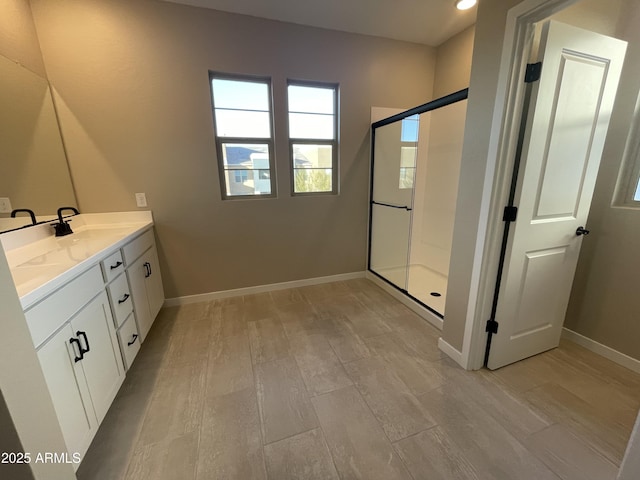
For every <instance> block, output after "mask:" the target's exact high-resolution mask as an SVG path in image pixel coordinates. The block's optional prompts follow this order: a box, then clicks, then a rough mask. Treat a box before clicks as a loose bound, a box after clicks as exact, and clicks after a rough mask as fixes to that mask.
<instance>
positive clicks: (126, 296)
mask: <svg viewBox="0 0 640 480" xmlns="http://www.w3.org/2000/svg"><path fill="white" fill-rule="evenodd" d="M129 297H130V295H129V294H128V293H125V294H124V297H122V298H121V299H120V300H118V304H120V303H124V302H126V301H127V300H129Z"/></svg>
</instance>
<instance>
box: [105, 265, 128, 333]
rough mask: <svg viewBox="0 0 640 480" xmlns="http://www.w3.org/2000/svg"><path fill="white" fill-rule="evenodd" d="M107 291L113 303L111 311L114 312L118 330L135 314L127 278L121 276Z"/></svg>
mask: <svg viewBox="0 0 640 480" xmlns="http://www.w3.org/2000/svg"><path fill="white" fill-rule="evenodd" d="M107 290H108V292H109V300H110V302H111V311H112V312H113V321H114V322H115V326H116V328H118V327H119V326H120V325H122V324H123V323H124V321H125V320H126V319H127V317H128V316H129V314H130V313H131V312H133V300H132V299H131V292H130V291H129V284H128V283H127V276H126V275H120V276H119V277H118V278H116V279H115V280H114V281H113V282H111V283H110V284H109V286H108V287H107Z"/></svg>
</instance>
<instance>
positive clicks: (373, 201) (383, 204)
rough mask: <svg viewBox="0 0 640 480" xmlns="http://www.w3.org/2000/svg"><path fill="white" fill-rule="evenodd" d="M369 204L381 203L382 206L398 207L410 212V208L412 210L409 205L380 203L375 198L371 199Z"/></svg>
mask: <svg viewBox="0 0 640 480" xmlns="http://www.w3.org/2000/svg"><path fill="white" fill-rule="evenodd" d="M371 204H372V205H381V206H383V207H391V208H399V209H401V210H406V211H407V212H410V211H411V210H413V209H412V208H411V207H409V206H407V205H391V204H390V203H381V202H376V201H375V200H371Z"/></svg>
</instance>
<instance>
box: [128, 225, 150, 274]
mask: <svg viewBox="0 0 640 480" xmlns="http://www.w3.org/2000/svg"><path fill="white" fill-rule="evenodd" d="M153 243H154V238H153V230H147V231H146V232H144V233H143V234H142V235H140V236H139V237H138V238H136V239H134V240H132V241H131V242H129V243H127V244H126V245H125V246H124V247H123V248H122V251H123V253H124V261H125V262H126V263H127V266H129V265H131V264H132V263H133V262H134V261H135V260H136V259H137V258H138V257H139V256H140V255H142V254H143V253H144V252H146V251H147V250H148V249H149V248H151V246H152V245H153Z"/></svg>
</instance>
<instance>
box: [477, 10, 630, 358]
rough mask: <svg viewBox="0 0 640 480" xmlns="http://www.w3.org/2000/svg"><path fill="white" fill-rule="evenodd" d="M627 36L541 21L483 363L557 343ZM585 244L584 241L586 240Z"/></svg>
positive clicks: (525, 355)
mask: <svg viewBox="0 0 640 480" xmlns="http://www.w3.org/2000/svg"><path fill="white" fill-rule="evenodd" d="M626 45H627V44H626V42H623V41H620V40H616V39H614V38H610V37H606V36H603V35H599V34H596V33H593V32H589V31H587V30H582V29H580V28H576V27H572V26H569V25H564V24H561V23H558V22H554V21H550V22H547V23H546V24H545V25H544V27H543V31H542V36H541V41H540V56H541V58H540V60H541V61H542V75H541V77H540V80H539V81H538V82H536V83H535V84H534V86H533V90H532V96H531V107H530V112H529V118H528V120H527V130H526V133H525V142H524V147H523V154H522V164H521V168H520V174H519V178H518V184H517V190H516V197H515V202H514V204H515V205H516V206H517V207H518V215H517V220H516V221H515V222H514V223H513V224H512V225H511V229H512V230H511V233H510V238H509V243H508V247H507V250H506V256H505V263H504V272H503V277H502V283H501V287H500V295H499V300H498V307H497V311H496V321H497V322H498V324H499V327H498V333H497V334H494V335H493V338H492V342H491V350H490V352H489V359H488V367H489V368H491V369H495V368H499V367H501V366H504V365H507V364H509V363H513V362H516V361H518V360H521V359H523V358H527V357H529V356H531V355H535V354H537V353H540V352H543V351H546V350H549V349H551V348H554V347H557V346H558V344H559V342H560V335H561V332H562V325H563V323H564V317H565V313H566V309H567V304H568V302H569V295H570V293H571V286H572V283H573V276H574V273H575V269H576V265H577V262H578V255H579V253H580V246H581V244H582V242H583V240H584V236H578V235H576V230H577V229H578V228H579V227H581V226H582V227H585V228H588V227H587V226H586V221H587V216H588V214H589V207H590V205H591V197H592V195H593V189H594V185H595V180H596V176H597V173H598V166H599V164H600V157H601V155H602V150H603V146H604V140H605V137H606V134H607V129H608V126H609V119H610V116H611V110H612V108H613V102H614V99H615V95H616V90H617V87H618V79H619V77H620V71H621V69H622V64H623V61H624V55H625V51H626ZM586 241H589V240H588V239H587V240H586Z"/></svg>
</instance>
